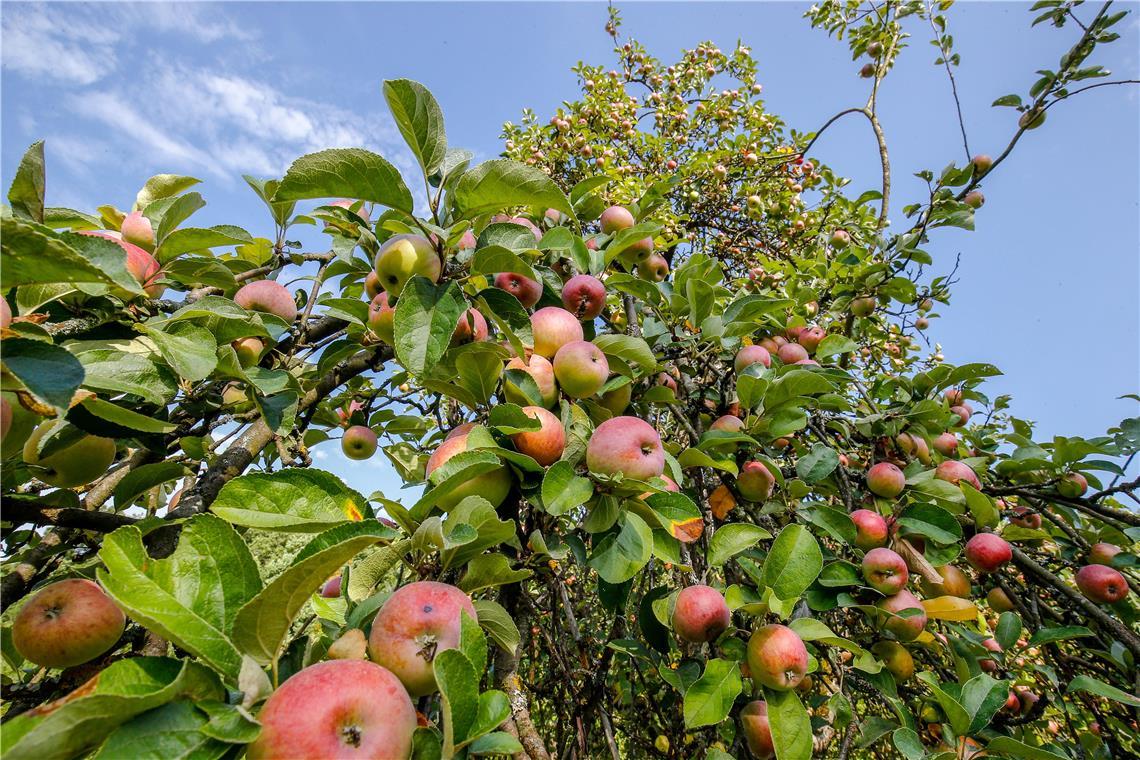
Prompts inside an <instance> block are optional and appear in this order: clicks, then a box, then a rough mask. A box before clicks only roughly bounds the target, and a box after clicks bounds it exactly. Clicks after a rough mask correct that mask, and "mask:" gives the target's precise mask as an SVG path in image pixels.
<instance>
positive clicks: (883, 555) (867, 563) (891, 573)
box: [862, 546, 910, 595]
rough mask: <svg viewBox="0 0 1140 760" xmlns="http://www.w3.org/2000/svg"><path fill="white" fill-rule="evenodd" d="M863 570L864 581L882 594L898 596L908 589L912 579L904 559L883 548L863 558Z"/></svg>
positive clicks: (868, 553) (872, 551)
mask: <svg viewBox="0 0 1140 760" xmlns="http://www.w3.org/2000/svg"><path fill="white" fill-rule="evenodd" d="M862 570H863V580H865V581H866V582H867V585H868V586H870V587H871V588H873V589H875V590H876V591H878V592H879V593H880V594H887V595H890V594H896V593H898V592H899V591H901V590H902V589H903V588H905V587H906V582H907V581H908V580H909V579H910V573H909V572H908V571H907V569H906V562H904V561H903V558H902V557H901V556H899V554H898V553H897V552H895V551H893V550H891V549H887V548H886V547H882V546H880V547H879V548H877V549H872V550H871V551H869V552H867V553H866V554H865V555H864V556H863V564H862Z"/></svg>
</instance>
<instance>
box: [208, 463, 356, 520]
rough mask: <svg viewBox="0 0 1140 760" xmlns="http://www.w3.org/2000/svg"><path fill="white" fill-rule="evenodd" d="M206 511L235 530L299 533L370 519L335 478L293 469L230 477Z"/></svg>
mask: <svg viewBox="0 0 1140 760" xmlns="http://www.w3.org/2000/svg"><path fill="white" fill-rule="evenodd" d="M210 510H211V511H212V512H213V513H214V514H216V515H218V516H219V517H221V518H223V519H224V520H226V521H227V522H231V523H233V524H234V525H241V526H244V527H247V528H260V529H262V530H283V531H296V532H300V533H315V532H318V531H322V530H326V529H327V528H330V527H332V526H334V525H337V524H339V523H342V522H344V521H346V520H359V519H361V518H362V517H364V516H370V509H369V507H368V502H367V501H366V500H365V498H364V497H363V496H361V495H360V494H359V493H357V492H356V491H354V490H352V489H351V488H349V487H348V486H346V485H345V484H344V483H343V482H342V481H341V480H340V478H338V477H336V476H335V475H333V474H332V473H329V472H324V471H323V470H314V469H300V468H294V467H290V468H287V469H284V470H279V471H278V472H274V473H264V472H253V473H250V474H249V475H241V476H239V477H237V478H234V479H233V480H231V481H230V482H229V483H226V484H225V485H224V486H223V487H222V490H221V491H220V492H219V493H218V498H217V499H215V500H214V503H213V504H211V505H210Z"/></svg>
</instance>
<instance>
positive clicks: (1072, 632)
mask: <svg viewBox="0 0 1140 760" xmlns="http://www.w3.org/2000/svg"><path fill="white" fill-rule="evenodd" d="M1092 635H1093V632H1092V631H1090V630H1089V629H1088V628H1085V627H1084V626H1081V625H1072V626H1065V627H1061V628H1041V629H1039V630H1038V631H1037V632H1036V633H1034V634H1033V635H1032V636H1031V637H1030V638H1029V646H1031V647H1035V646H1040V645H1042V644H1051V643H1053V642H1054V641H1065V640H1067V639H1079V638H1083V637H1085V636H1092Z"/></svg>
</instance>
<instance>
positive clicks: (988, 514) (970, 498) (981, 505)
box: [958, 480, 1001, 528]
mask: <svg viewBox="0 0 1140 760" xmlns="http://www.w3.org/2000/svg"><path fill="white" fill-rule="evenodd" d="M958 486H959V488H961V489H962V493H963V494H964V495H965V497H966V506H967V507H968V508H969V510H970V514H971V515H973V516H974V524H975V525H977V526H978V527H979V528H995V527H997V524H998V522H999V520H1000V519H1001V515H999V514H998V510H997V507H996V506H995V505H994V502H993V499H991V498H990V497H989V496H986V495H985V494H983V493H982V492H981V491H979V490H978V489H976V488H974V487H973V486H972V485H970V484H969V483H967V482H966V481H964V480H963V481H962V482H960V483H959V484H958Z"/></svg>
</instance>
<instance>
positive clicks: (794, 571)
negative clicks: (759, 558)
mask: <svg viewBox="0 0 1140 760" xmlns="http://www.w3.org/2000/svg"><path fill="white" fill-rule="evenodd" d="M822 569H823V552H822V551H820V548H819V544H818V543H817V542H816V540H815V536H813V535H812V534H811V531H809V530H808V529H807V528H805V527H804V526H802V525H795V524H793V525H789V526H788V527H786V528H784V529H783V530H782V531H780V535H778V536H776V540H775V542H773V544H772V549H771V551H769V552H768V556H767V557H765V558H764V566H763V568H762V570H761V572H760V581H761V583H763V584H764V585H765V586H767V587H769V588H770V589H772V593H773V594H775V595H776V596H778V597H779V598H780V599H794V598H796V597H798V596H800V595H801V594H803V592H804V591H806V590H807V587H808V586H810V585H811V584H812V583H813V582H814V581H815V579H816V577H818V576H819V572H820V570H822Z"/></svg>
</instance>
